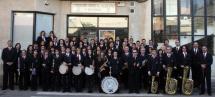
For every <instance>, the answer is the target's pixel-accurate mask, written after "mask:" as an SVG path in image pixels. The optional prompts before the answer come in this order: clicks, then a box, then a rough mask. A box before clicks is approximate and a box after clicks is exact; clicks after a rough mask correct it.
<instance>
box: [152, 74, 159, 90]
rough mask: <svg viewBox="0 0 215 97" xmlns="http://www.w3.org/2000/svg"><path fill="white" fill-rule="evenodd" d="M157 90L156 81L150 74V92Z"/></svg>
mask: <svg viewBox="0 0 215 97" xmlns="http://www.w3.org/2000/svg"><path fill="white" fill-rule="evenodd" d="M157 91H158V82H157V81H155V76H152V83H151V92H152V93H153V94H156V93H157Z"/></svg>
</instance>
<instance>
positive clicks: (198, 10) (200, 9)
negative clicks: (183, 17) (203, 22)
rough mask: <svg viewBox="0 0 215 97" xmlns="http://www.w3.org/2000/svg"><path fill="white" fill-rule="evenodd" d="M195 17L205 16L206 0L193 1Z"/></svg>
mask: <svg viewBox="0 0 215 97" xmlns="http://www.w3.org/2000/svg"><path fill="white" fill-rule="evenodd" d="M193 13H194V16H204V0H193Z"/></svg>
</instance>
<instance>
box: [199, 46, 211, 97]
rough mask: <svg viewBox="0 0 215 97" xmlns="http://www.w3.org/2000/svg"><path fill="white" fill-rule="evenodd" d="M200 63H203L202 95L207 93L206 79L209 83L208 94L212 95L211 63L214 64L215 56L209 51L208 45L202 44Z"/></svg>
mask: <svg viewBox="0 0 215 97" xmlns="http://www.w3.org/2000/svg"><path fill="white" fill-rule="evenodd" d="M200 59H201V60H200V63H201V69H202V70H201V71H202V76H201V92H200V95H202V94H204V93H205V79H206V83H207V92H208V95H209V96H211V95H212V92H211V65H212V64H213V56H212V55H211V54H210V53H208V50H207V47H206V46H202V53H201V55H200Z"/></svg>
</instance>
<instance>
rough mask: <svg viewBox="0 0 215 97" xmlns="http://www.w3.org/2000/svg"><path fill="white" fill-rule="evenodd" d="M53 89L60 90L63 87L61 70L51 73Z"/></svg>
mask: <svg viewBox="0 0 215 97" xmlns="http://www.w3.org/2000/svg"><path fill="white" fill-rule="evenodd" d="M50 82H51V89H52V90H53V91H54V90H57V91H59V90H60V89H61V75H60V73H59V72H57V71H55V72H54V73H51V81H50Z"/></svg>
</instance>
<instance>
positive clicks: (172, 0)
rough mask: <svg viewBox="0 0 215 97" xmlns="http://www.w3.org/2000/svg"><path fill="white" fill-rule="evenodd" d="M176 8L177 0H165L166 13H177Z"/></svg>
mask: <svg viewBox="0 0 215 97" xmlns="http://www.w3.org/2000/svg"><path fill="white" fill-rule="evenodd" d="M177 8H178V5H177V0H166V15H177V14H178V10H177Z"/></svg>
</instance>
